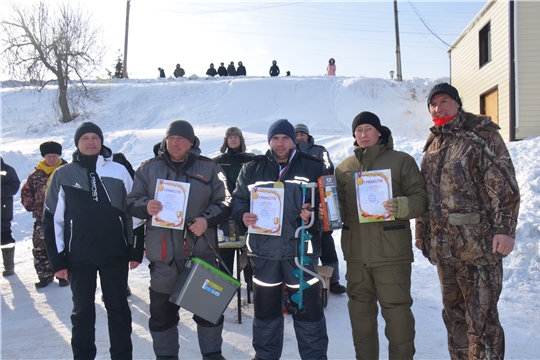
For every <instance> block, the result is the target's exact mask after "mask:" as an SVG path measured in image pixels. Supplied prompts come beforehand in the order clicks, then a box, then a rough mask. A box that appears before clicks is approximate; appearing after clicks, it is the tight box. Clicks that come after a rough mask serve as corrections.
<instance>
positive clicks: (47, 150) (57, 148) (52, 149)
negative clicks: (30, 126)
mask: <svg viewBox="0 0 540 360" xmlns="http://www.w3.org/2000/svg"><path fill="white" fill-rule="evenodd" d="M39 151H41V156H43V157H45V155H47V154H57V155H58V156H60V155H62V145H60V144H59V143H57V142H54V141H46V142H44V143H43V144H41V145H39Z"/></svg>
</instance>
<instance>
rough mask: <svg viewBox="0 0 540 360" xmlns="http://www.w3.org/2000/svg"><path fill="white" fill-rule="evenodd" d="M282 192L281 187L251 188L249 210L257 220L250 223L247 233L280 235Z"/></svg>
mask: <svg viewBox="0 0 540 360" xmlns="http://www.w3.org/2000/svg"><path fill="white" fill-rule="evenodd" d="M284 194H285V189H283V188H261V187H254V188H253V189H251V205H250V210H251V213H252V214H255V215H257V222H256V223H255V224H254V225H250V227H249V228H248V233H251V234H264V235H272V236H281V226H282V223H283V196H284Z"/></svg>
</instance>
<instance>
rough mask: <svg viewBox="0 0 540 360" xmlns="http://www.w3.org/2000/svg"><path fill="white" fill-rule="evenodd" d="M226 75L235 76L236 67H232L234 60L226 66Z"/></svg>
mask: <svg viewBox="0 0 540 360" xmlns="http://www.w3.org/2000/svg"><path fill="white" fill-rule="evenodd" d="M227 75H229V76H236V68H235V67H234V61H231V63H230V64H229V66H228V67H227Z"/></svg>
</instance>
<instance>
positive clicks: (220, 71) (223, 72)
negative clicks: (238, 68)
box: [217, 63, 227, 76]
mask: <svg viewBox="0 0 540 360" xmlns="http://www.w3.org/2000/svg"><path fill="white" fill-rule="evenodd" d="M217 73H218V75H219V76H227V69H226V68H225V63H221V65H219V67H218V69H217Z"/></svg>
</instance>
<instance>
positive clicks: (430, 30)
mask: <svg viewBox="0 0 540 360" xmlns="http://www.w3.org/2000/svg"><path fill="white" fill-rule="evenodd" d="M407 2H408V3H409V5H411V8H412V9H413V10H414V12H415V13H416V15H417V16H418V18H419V19H420V21H422V23H423V24H424V26H425V27H426V29H428V31H429V32H430V33H432V34H433V36H435V37H436V38H437V39H439V40H440V41H441V42H442V43H443V44H445V45H447V46H448V47H452V45H450V44H448V43H447V42H446V41H444V40H443V39H441V38H440V37H439V35H437V34H435V31H433V29H431V26H429V24H428V23H427V22H426V21H425V20H424V18H423V17H422V15H421V14H420V12H419V11H418V9H416V7H415V6H414V5H413V3H412V2H411V1H410V0H407Z"/></svg>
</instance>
